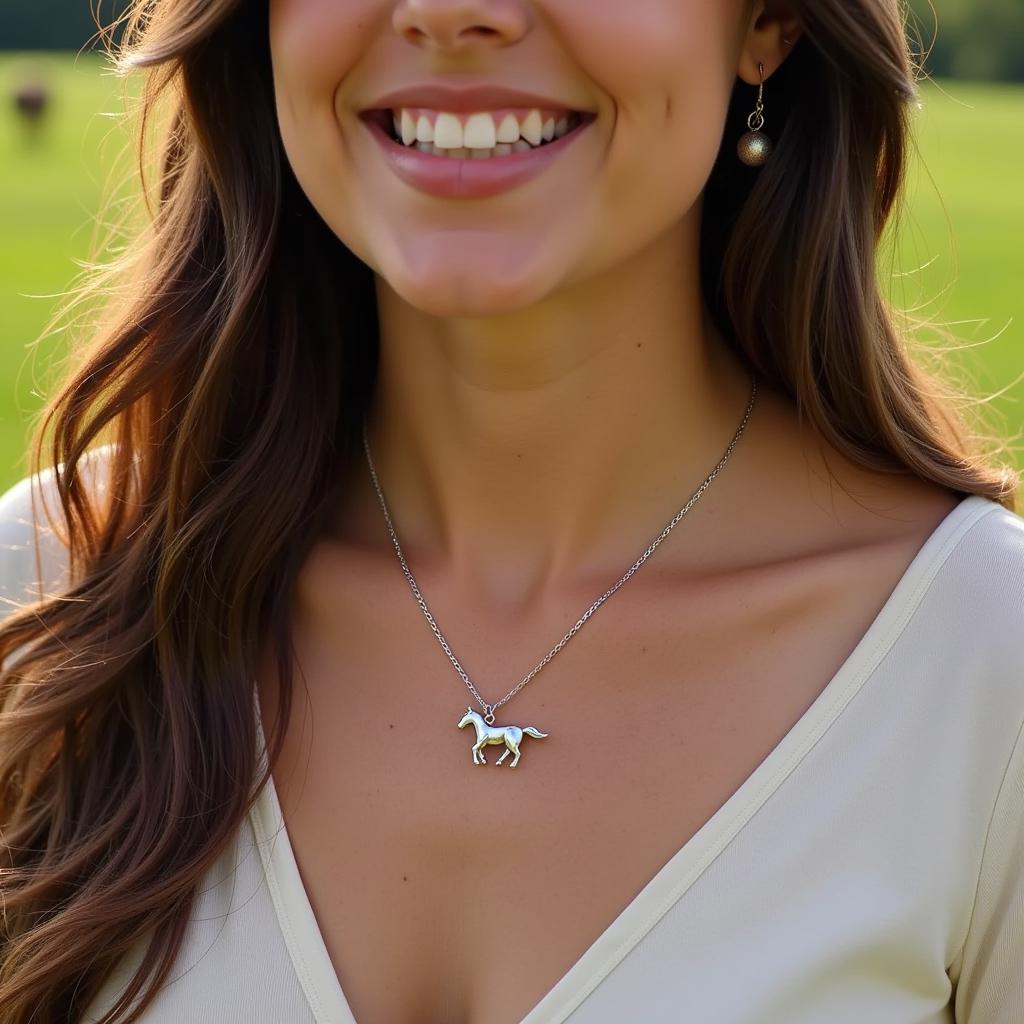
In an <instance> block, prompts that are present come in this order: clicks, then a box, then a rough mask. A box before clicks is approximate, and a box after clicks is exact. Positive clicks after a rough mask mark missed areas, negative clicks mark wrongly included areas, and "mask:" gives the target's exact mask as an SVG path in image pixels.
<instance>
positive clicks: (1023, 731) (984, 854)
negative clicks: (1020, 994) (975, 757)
mask: <svg viewBox="0 0 1024 1024" xmlns="http://www.w3.org/2000/svg"><path fill="white" fill-rule="evenodd" d="M1022 739H1024V719H1021V723H1020V727H1019V728H1018V729H1017V738H1016V739H1015V740H1014V741H1013V745H1012V746H1011V747H1010V757H1009V759H1008V760H1007V762H1006V767H1005V768H1004V769H1003V776H1002V778H1001V779H1000V780H999V788H998V789H997V790H996V798H995V800H994V801H993V803H992V811H991V813H990V814H989V816H988V825H987V827H986V828H985V840H984V842H983V843H982V847H981V857H980V858H979V859H978V877H977V879H976V880H975V883H974V897H973V899H972V900H971V912H970V914H969V915H968V918H967V927H966V928H965V929H964V938H963V941H962V942H961V943H960V948H959V949H958V950H957V952H956V955H955V956H954V957H953V959H952V960H951V961H950V963H949V964H947V965H946V968H947V970H948V969H949V966H950V964H955V963H956V962H957V960H958V959H959V960H961V970H960V977H962V976H963V967H962V964H963V961H962V957H963V955H964V950H965V949H966V948H967V941H968V939H969V938H970V936H971V930H972V929H973V928H974V915H975V912H976V911H977V909H978V894H979V893H980V892H981V880H982V878H983V877H984V875H985V868H986V866H987V864H988V856H989V852H990V848H991V843H990V840H991V838H992V826H993V825H994V824H995V820H996V815H997V812H998V811H999V808H1000V801H1001V800H1002V798H1003V791H1004V790H1005V789H1006V783H1007V780H1008V779H1009V778H1010V768H1011V767H1012V765H1013V763H1014V761H1016V760H1017V755H1018V753H1019V752H1020V750H1021V740H1022ZM957 984H958V986H959V979H958V981H957Z"/></svg>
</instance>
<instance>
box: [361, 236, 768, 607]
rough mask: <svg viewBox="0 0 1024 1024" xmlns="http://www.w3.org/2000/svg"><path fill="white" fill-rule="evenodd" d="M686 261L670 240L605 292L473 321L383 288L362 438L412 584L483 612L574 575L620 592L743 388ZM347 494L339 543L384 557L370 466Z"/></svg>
mask: <svg viewBox="0 0 1024 1024" xmlns="http://www.w3.org/2000/svg"><path fill="white" fill-rule="evenodd" d="M683 249H684V247H683V246H681V245H680V244H679V240H678V237H673V238H666V239H664V240H663V241H661V242H660V243H659V244H657V245H656V246H655V247H653V248H652V249H650V250H648V251H647V252H645V253H642V254H640V255H638V256H637V257H636V258H635V259H634V260H633V261H632V262H631V264H630V266H629V267H628V268H625V269H624V268H622V267H621V266H620V267H617V268H616V269H615V272H614V274H609V275H608V276H607V278H605V279H603V280H599V281H593V280H591V281H588V282H587V285H586V286H585V287H580V288H576V289H564V290H563V291H561V292H560V293H559V294H558V296H557V297H552V298H549V299H546V300H545V301H544V302H543V303H540V304H537V305H534V306H531V307H529V308H528V309H524V310H519V311H516V312H514V313H509V314H505V315H500V316H492V317H486V318H472V319H470V318H459V319H440V318H434V317H430V316H427V315H425V314H423V313H421V312H420V311H418V310H416V309H414V308H412V307H411V306H409V305H408V304H406V303H404V302H403V301H402V300H401V299H400V298H399V297H398V296H397V295H396V294H395V293H394V292H393V291H391V290H390V289H389V288H388V287H387V286H386V285H384V284H383V283H380V284H379V294H378V302H379V310H380V324H381V335H380V362H379V372H378V379H377V388H376V391H375V394H374V396H373V402H372V404H371V411H370V414H369V416H368V419H367V433H368V438H369V444H370V450H371V454H372V458H373V462H374V465H375V468H376V472H377V475H378V478H379V481H380V486H381V488H382V490H383V493H384V498H385V501H386V502H387V505H388V510H389V512H390V515H391V518H392V520H393V523H394V527H395V530H396V532H397V534H398V538H399V541H400V543H401V546H402V550H403V552H404V554H405V556H406V558H407V560H408V561H409V563H410V566H411V567H412V568H413V572H414V573H415V571H416V569H415V566H416V564H421V565H422V564H424V563H430V562H433V563H435V564H436V563H437V562H439V561H441V562H443V563H444V565H445V567H446V570H447V571H449V572H451V573H454V574H455V575H456V576H457V577H458V578H459V579H460V582H461V583H463V584H464V585H465V587H466V588H468V590H469V592H470V593H475V594H477V595H478V596H479V597H480V598H481V599H484V600H495V601H500V602H503V603H510V604H511V603H517V602H526V601H528V600H529V599H530V597H531V595H535V594H536V593H537V592H539V591H540V590H542V589H543V588H545V587H546V586H548V585H551V584H552V583H554V582H556V581H557V580H558V579H559V578H564V577H567V576H572V575H574V574H577V573H579V572H583V571H586V572H591V571H598V572H607V571H614V572H615V573H616V575H621V573H622V572H623V571H625V569H626V568H628V566H629V565H630V564H631V562H632V561H633V560H635V558H636V557H637V556H638V555H639V554H640V552H641V551H642V550H643V549H644V548H645V547H646V545H647V544H648V543H649V542H650V541H651V540H652V539H653V538H654V537H655V536H656V535H657V534H658V533H659V532H660V531H661V529H662V528H663V527H664V526H665V525H666V524H667V522H668V521H669V520H670V519H671V518H672V516H673V515H674V514H675V513H676V512H677V511H678V510H679V508H680V507H681V506H682V505H683V504H684V503H685V502H686V500H687V499H688V498H689V496H690V495H691V494H692V493H693V491H694V490H695V489H696V488H697V487H698V486H699V485H700V483H701V482H702V481H703V480H704V478H705V477H706V476H707V475H708V473H709V472H710V471H711V470H712V469H713V468H714V467H715V465H716V464H717V463H718V461H719V459H720V458H721V457H722V455H723V453H724V451H725V448H726V446H727V445H728V443H729V441H730V440H731V439H732V437H733V435H734V433H735V432H736V429H737V427H738V425H739V423H740V420H741V418H742V415H743V412H744V410H745V409H746V406H747V402H748V401H749V398H750V383H751V381H750V375H749V373H748V372H747V370H746V369H744V368H743V366H742V365H741V364H740V362H739V360H738V359H737V358H736V357H735V356H734V355H733V354H732V353H731V352H730V351H729V350H728V349H727V347H726V345H725V344H724V342H722V340H721V339H720V338H719V337H718V336H717V335H716V334H715V332H714V331H713V329H712V327H711V325H710V323H709V321H708V319H707V316H706V312H705V310H704V307H703V303H702V300H701V296H700V290H699V284H698V273H697V267H696V265H695V263H696V260H695V257H696V247H695V246H694V247H693V249H694V260H693V261H692V262H688V261H687V260H686V259H685V258H684V252H683V251H682V250H683ZM748 429H749V428H748ZM350 490H351V497H350V499H349V500H350V502H351V504H350V506H349V512H348V515H349V516H350V520H349V527H348V528H349V529H350V530H351V529H355V530H357V531H358V532H359V533H360V534H362V535H363V536H364V537H366V538H370V537H372V538H375V539H376V540H377V541H379V542H380V543H381V544H383V545H385V546H387V547H389V548H390V546H391V542H390V539H389V537H388V535H387V532H386V529H385V526H384V520H383V515H382V513H381V510H380V507H379V503H378V500H377V496H376V493H375V491H374V490H373V487H372V483H371V481H370V478H369V470H368V468H367V466H366V463H365V460H363V461H362V462H361V463H360V464H358V465H357V466H356V467H355V477H354V479H353V486H352V488H351V489H350ZM698 504H699V503H698ZM353 524H358V525H355V526H353ZM389 557H394V555H393V552H392V553H391V554H390V555H389ZM615 566H618V569H617V570H615V569H614V567H615Z"/></svg>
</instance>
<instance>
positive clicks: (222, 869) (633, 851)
mask: <svg viewBox="0 0 1024 1024" xmlns="http://www.w3.org/2000/svg"><path fill="white" fill-rule="evenodd" d="M144 12H145V16H144ZM123 47H124V49H123V52H122V53H121V54H120V55H119V61H120V66H121V68H122V69H123V70H131V69H147V74H148V76H149V77H148V79H147V83H148V89H147V90H146V92H145V94H144V98H143V104H142V110H143V113H144V115H145V118H144V121H143V127H144V128H145V125H146V123H156V124H157V125H158V126H159V130H160V132H161V134H160V136H159V139H160V141H161V148H160V150H159V166H158V174H157V180H158V186H157V188H156V190H155V195H154V197H153V201H152V202H153V221H152V225H151V227H150V228H148V230H147V231H146V232H145V233H144V234H143V235H142V236H140V238H139V239H138V240H137V241H136V243H135V248H134V249H131V250H129V254H128V255H127V256H125V257H124V258H123V259H122V260H120V261H119V264H118V266H117V267H115V268H113V270H112V272H115V271H116V273H117V274H120V275H123V278H121V277H117V278H116V281H117V282H118V283H117V287H116V295H117V296H118V299H117V300H116V301H115V300H114V299H113V298H111V305H110V307H109V308H110V313H109V320H108V326H107V327H106V329H105V330H104V332H103V333H102V334H101V335H100V336H99V337H98V338H97V339H95V340H94V342H93V343H92V345H91V347H90V348H89V349H88V350H87V351H86V352H85V353H84V355H83V356H82V358H81V363H80V366H79V367H78V368H77V369H76V370H75V371H74V372H73V373H72V374H71V375H70V376H69V377H68V379H67V381H66V382H65V383H64V385H63V387H62V388H61V390H60V392H59V394H58V395H57V396H56V397H55V398H54V399H53V400H52V401H51V404H50V405H49V407H48V408H47V410H46V416H45V418H44V421H43V423H42V425H41V427H40V428H39V431H40V432H39V435H37V440H36V446H35V450H34V460H35V461H34V462H33V466H34V468H35V473H37V474H39V478H40V479H39V484H40V487H41V488H42V492H43V493H42V497H43V498H44V499H46V498H47V495H48V496H49V498H48V500H46V501H45V504H46V505H47V506H49V507H50V508H51V509H59V512H57V513H56V514H55V515H54V516H52V517H44V516H43V514H42V507H41V506H40V505H39V502H38V500H37V502H36V507H33V504H32V502H31V497H32V495H33V493H35V494H36V497H37V499H38V497H39V494H38V489H37V488H35V487H34V486H33V485H32V482H31V480H32V478H31V477H26V478H25V480H23V481H22V483H21V484H19V485H18V486H17V487H15V488H14V489H12V490H11V491H10V492H8V494H7V496H6V497H5V498H4V503H3V505H2V506H0V513H2V514H0V523H3V524H4V529H5V531H6V534H5V540H6V547H7V554H6V556H5V558H6V562H5V563H4V564H5V566H6V568H5V569H4V578H5V580H6V581H7V583H6V586H7V590H8V594H9V595H10V597H11V599H12V600H18V599H20V600H21V601H23V602H28V603H27V607H23V608H21V609H20V610H19V609H12V611H11V614H10V617H9V619H8V620H7V622H6V623H5V625H4V628H3V630H2V632H0V656H2V657H3V658H4V659H5V668H4V674H3V676H2V679H0V685H2V691H0V692H2V694H3V697H2V701H3V704H2V707H3V712H2V717H0V752H2V753H0V766H2V768H0V779H2V790H0V792H2V794H3V796H2V800H3V803H2V822H3V829H4V841H5V849H6V850H7V851H8V852H7V857H8V863H7V864H6V865H5V881H4V902H5V915H6V916H5V925H4V927H5V929H6V930H5V933H4V944H3V954H2V972H0V1020H2V1021H3V1022H4V1024H13V1022H19V1024H20V1022H27V1021H29V1020H31V1021H33V1022H34V1024H42V1022H56V1021H79V1020H89V1021H98V1020H102V1021H104V1022H106V1021H113V1020H115V1019H116V1020H120V1019H125V1020H142V1021H146V1022H149V1024H153V1022H160V1024H164V1022H170V1021H175V1022H178V1021H201V1020H206V1021H214V1020H215V1021H218V1022H234V1021H238V1022H242V1021H245V1022H253V1021H256V1022H266V1024H277V1022H288V1024H292V1022H307V1021H309V1022H312V1021H317V1022H327V1021H330V1022H335V1024H337V1022H342V1024H354V1022H355V1021H358V1022H359V1024H379V1022H387V1024H413V1022H415V1024H425V1022H466V1024H513V1022H518V1021H522V1022H524V1024H555V1022H561V1021H564V1020H571V1021H572V1022H573V1024H609V1022H616V1024H621V1022H625V1021H629V1022H632V1021H637V1022H644V1024H655V1022H668V1021H672V1022H675V1021H679V1020H688V1021H708V1022H715V1024H741V1022H742V1024H752V1022H758V1024H764V1022H768V1024H812V1022H813V1024H821V1022H823V1021H829V1022H830V1024H837V1022H843V1021H858V1022H864V1021H872V1022H882V1021H886V1022H907V1024H909V1022H911V1021H914V1022H924V1021H936V1022H937V1021H952V1020H954V1019H955V1020H957V1021H967V1022H970V1024H997V1022H998V1024H1009V1022H1010V1021H1017V1020H1020V1019H1022V1015H1024V998H1022V980H1021V972H1020V963H1021V960H1022V956H1024V935H1022V933H1021V929H1020V924H1019V922H1020V920H1021V919H1022V917H1021V914H1022V910H1024V903H1022V900H1024V875H1022V864H1021V856H1022V852H1024V837H1022V831H1021V829H1022V825H1021V822H1022V820H1024V816H1022V815H1021V810H1022V808H1021V802H1022V795H1024V788H1022V787H1024V747H1022V742H1024V741H1022V740H1021V739H1020V736H1021V724H1022V722H1024V673H1022V671H1021V668H1022V660H1021V649H1020V635H1021V634H1020V627H1021V624H1022V619H1024V528H1022V521H1021V519H1020V518H1019V517H1018V516H1017V515H1016V514H1015V513H1014V511H1013V503H1014V498H1015V493H1016V485H1017V481H1016V478H1015V476H1014V474H1013V473H1012V471H1011V470H1010V469H1008V468H1006V467H1003V466H1000V465H998V464H996V463H995V462H994V461H993V460H992V459H991V458H990V457H988V456H986V455H984V454H983V453H982V452H981V451H980V449H976V447H975V446H974V444H973V442H971V441H969V431H968V428H967V426H966V425H965V424H964V423H963V422H962V421H961V420H960V418H959V417H958V415H957V414H956V412H955V404H954V397H953V395H952V393H951V392H949V391H948V389H946V388H945V386H944V385H942V384H940V381H939V378H937V377H932V376H928V375H926V373H925V371H924V370H923V369H921V368H920V366H919V365H918V363H917V362H916V361H914V359H912V357H911V355H910V354H909V352H908V342H907V339H906V338H904V337H903V335H902V334H901V333H900V330H899V329H898V327H897V320H896V315H895V313H894V312H893V311H892V310H890V309H889V307H888V306H887V305H886V303H885V302H884V300H883V299H882V297H881V295H880V292H879V289H878V286H877V284H876V277H875V273H876V255H877V248H878V245H879V240H880V237H881V233H882V229H883V227H884V226H885V225H886V223H887V221H888V218H889V216H890V214H891V212H892V211H893V209H894V206H895V204H896V202H897V201H898V199H899V197H900V194H901V192H900V189H901V185H902V182H903V171H904V152H905V146H906V144H907V141H908V139H907V133H908V131H909V125H910V104H911V101H912V99H913V97H914V95H915V90H914V80H913V74H912V72H913V65H912V62H911V59H910V56H909V54H908V51H907V47H906V42H905V36H904V32H903V24H902V19H901V11H900V9H899V8H898V6H897V4H896V2H895V0H890V2H883V3H867V2H864V0H859V2H853V3H851V2H849V0H806V2H803V3H800V2H794V3H792V4H784V3H770V4H768V3H765V2H764V0H750V2H748V0H728V2H726V3H720V2H718V0H715V2H711V0H686V2H680V0H643V2H642V3H636V4H618V3H616V4H612V3H596V4H595V3H590V2H587V3H584V2H582V0H387V2H384V0H352V2H348V3H334V4H328V3H322V2H319V0H271V2H270V4H269V7H268V8H264V7H263V5H260V4H240V3H238V2H235V0H164V2H163V3H162V4H160V5H159V6H158V7H156V8H154V9H153V10H152V11H149V10H148V8H144V6H143V5H142V4H141V3H139V4H137V5H136V7H135V8H134V10H133V11H132V12H131V14H130V16H129V19H128V22H127V26H126V35H125V37H124V42H123ZM162 104H166V107H165V106H162ZM162 116H165V117H166V120H161V117H162ZM759 128H760V129H762V131H761V132H760V134H758V129H759ZM143 139H145V133H144V136H143ZM97 287H100V288H102V287H107V288H108V290H109V291H110V293H111V295H113V294H114V288H113V286H107V285H106V279H105V278H101V279H100V281H99V283H98V285H97ZM51 421H52V422H53V426H54V440H53V446H52V453H51V454H52V460H51V461H52V462H53V463H54V464H55V465H57V466H58V469H57V470H53V469H49V470H47V471H46V472H45V473H43V472H42V471H41V469H40V467H41V466H42V459H41V454H40V452H41V447H42V444H41V442H40V441H39V440H38V437H39V436H41V433H42V431H43V430H44V429H45V428H46V426H47V424H49V423H50V422H51ZM364 424H365V428H366V430H365V435H364V433H363V426H364ZM107 427H109V430H107V431H106V432H104V430H105V428H107ZM101 440H105V442H106V443H105V444H98V443H97V442H99V441H101ZM62 519H63V520H64V521H65V522H66V523H67V524H68V525H67V529H66V530H65V529H63V528H62V525H61V520H62ZM48 520H52V521H50V529H49V531H46V528H45V527H46V522H47V521H48ZM33 523H36V524H39V525H40V526H41V528H42V530H43V532H42V535H41V536H40V538H39V539H40V543H41V545H42V546H43V549H44V550H43V551H42V552H41V554H42V558H43V561H42V563H41V564H40V565H36V563H35V557H34V556H35V550H34V547H33V545H32V543H31V541H32V537H33V534H32V529H31V525H32V524H33ZM65 534H66V536H63V535H65ZM47 537H49V539H46V538H47ZM65 541H66V544H65ZM65 549H66V550H65ZM65 555H66V557H65ZM638 556H639V557H638ZM62 574H65V575H62ZM627 581H628V586H624V584H625V583H626V582H627ZM33 584H36V585H37V586H39V585H41V586H42V588H43V592H42V593H40V592H39V591H38V590H36V591H35V593H34V595H33V594H32V593H31V592H30V591H31V588H32V585H33ZM620 587H621V588H622V589H621V592H620V590H619V588H620ZM33 596H34V598H35V600H31V598H32V597H33ZM605 603H607V607H604V605H605ZM598 609H600V610H599V611H598ZM581 611H582V612H583V614H582V615H580V614H579V613H580V612H581ZM595 613H596V614H595ZM577 616H578V617H577ZM592 616H593V618H591V617H592ZM574 619H575V625H573V626H570V623H573V621H574ZM567 627H569V628H568V632H567V631H566V630H567ZM559 638H561V639H559ZM556 641H557V642H556ZM15 650H17V651H18V652H19V653H18V655H17V657H14V652H15ZM296 675H297V676H298V677H299V679H300V684H301V687H302V693H301V694H300V696H299V699H298V700H293V688H294V677H295V676H296ZM264 737H265V738H266V743H267V749H266V755H267V756H266V757H265V758H263V757H261V755H262V754H263V753H264V748H263V742H264ZM498 766H500V767H498ZM513 767H514V768H515V769H516V770H515V771H512V770H510V768H513ZM285 823H286V824H287V831H285V830H284V827H283V826H284V824H285ZM126 1011H130V1012H126Z"/></svg>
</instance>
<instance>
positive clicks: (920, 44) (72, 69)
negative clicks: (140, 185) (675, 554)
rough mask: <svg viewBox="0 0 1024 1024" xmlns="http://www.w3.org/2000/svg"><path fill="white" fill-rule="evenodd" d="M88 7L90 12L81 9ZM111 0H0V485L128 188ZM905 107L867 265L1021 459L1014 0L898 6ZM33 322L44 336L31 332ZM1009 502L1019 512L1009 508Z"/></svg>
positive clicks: (1022, 217)
mask: <svg viewBox="0 0 1024 1024" xmlns="http://www.w3.org/2000/svg"><path fill="white" fill-rule="evenodd" d="M97 5H98V7H97ZM122 6H123V0H105V2H104V0H4V16H3V28H2V32H0V328H2V329H0V493H2V491H3V490H5V489H6V488H7V487H8V486H10V485H11V484H12V483H14V482H15V481H16V480H18V479H19V478H21V477H22V476H24V475H25V474H26V473H27V472H28V462H27V448H28V438H29V433H30V427H31V423H32V421H33V417H34V416H35V415H36V413H37V412H38V410H39V408H40V406H41V405H42V403H43V400H44V397H45V396H47V395H48V394H49V392H50V388H51V385H52V382H53V380H54V379H55V377H56V375H57V373H58V371H59V366H60V359H61V358H62V356H63V354H64V353H65V351H67V348H68V345H69V344H70V343H71V341H72V340H73V339H80V338H81V337H83V335H84V336H87V334H88V323H87V320H86V321H84V322H83V321H81V320H78V321H77V322H75V323H72V324H70V325H69V324H66V323H65V324H62V325H50V318H51V315H52V314H53V312H54V309H55V307H56V305H57V303H58V301H59V299H60V296H61V292H62V290H63V289H65V288H67V287H68V285H69V284H70V283H71V282H72V280H73V279H74V278H75V277H76V275H78V274H79V273H80V272H81V271H82V269H83V268H84V267H85V266H86V263H87V261H88V260H89V259H90V257H94V258H99V259H109V258H110V257H111V255H113V254H112V253H110V252H106V253H97V252H96V251H95V249H94V246H95V245H96V243H97V240H98V239H101V238H102V237H103V233H104V229H105V225H104V223H103V222H102V221H101V218H100V216H99V215H100V213H101V212H102V213H103V215H104V216H105V217H106V218H107V219H108V220H109V219H111V218H112V217H113V219H116V217H115V216H114V215H115V214H117V215H119V214H120V210H121V208H120V207H118V206H117V205H116V203H115V204H114V205H113V206H107V207H103V201H104V200H109V199H111V198H113V199H115V200H116V199H117V197H118V196H130V195H131V193H132V191H133V189H134V188H135V184H136V183H135V181H134V180H133V178H132V175H133V173H134V170H133V168H134V165H133V160H134V154H133V152H132V149H131V147H132V144H133V135H132V130H131V127H130V126H129V125H125V124H123V123H122V120H121V117H120V115H121V113H122V111H123V110H124V104H125V95H126V94H127V95H129V96H130V95H131V94H132V93H133V92H134V91H135V90H137V89H138V87H139V84H138V83H137V82H135V83H133V82H129V83H127V86H126V85H125V83H122V82H121V81H119V80H118V79H116V78H115V77H114V76H113V75H112V74H111V73H110V71H109V70H108V69H107V67H106V65H105V62H104V59H103V57H102V53H101V48H100V47H99V45H98V42H97V35H96V33H97V28H96V20H95V17H94V11H95V10H97V9H98V13H99V19H100V21H101V23H104V24H108V23H110V22H111V21H112V20H113V18H114V17H115V16H116V14H117V13H118V12H119V11H120V9H121V7H122ZM907 33H908V37H909V39H910V41H911V46H912V48H913V50H914V52H915V53H916V54H917V55H918V58H917V60H918V63H919V65H920V66H921V68H922V71H921V78H922V80H921V83H920V88H921V102H920V108H919V109H918V110H916V111H915V117H916V122H917V127H916V152H915V153H914V154H913V156H912V166H911V168H910V173H909V176H908V190H907V203H906V208H905V210H904V212H903V215H902V216H901V217H900V218H899V221H898V223H896V224H893V225H890V231H889V234H888V237H887V239H886V250H885V253H884V256H883V259H881V260H880V264H879V278H880V281H881V284H882V287H883V289H885V291H886V293H887V294H888V295H889V296H890V297H891V298H892V300H893V302H894V303H895V304H896V305H897V306H898V307H899V308H900V309H902V310H906V311H907V312H908V313H909V314H910V315H911V316H912V317H914V318H915V322H916V321H920V322H921V325H920V326H918V327H916V328H915V337H916V338H917V339H918V340H919V341H920V342H921V343H922V345H923V346H924V347H925V348H926V349H928V350H929V351H936V352H938V351H941V352H942V353H943V355H942V359H943V360H944V361H945V362H946V364H947V365H948V366H949V367H950V371H951V373H952V375H953V376H954V377H955V378H956V379H957V380H958V381H960V382H961V384H962V385H963V386H964V387H965V388H966V390H967V391H968V393H969V395H971V396H972V397H973V399H974V400H976V401H977V403H978V405H977V408H978V410H979V413H981V414H982V415H983V416H984V417H985V418H986V424H987V426H988V431H989V432H990V433H991V434H992V435H994V436H998V437H1002V438H1005V439H1007V447H1006V449H1005V451H1004V453H1003V456H1002V457H1003V458H1004V459H1005V460H1006V461H1010V462H1012V463H1013V464H1015V465H1016V466H1017V467H1018V469H1022V470H1024V449H1022V446H1021V445H1020V444H1019V438H1020V435H1021V434H1022V432H1024V241H1022V239H1024V188H1022V187H1021V185H1022V182H1024V174H1022V165H1024V159H1022V158H1024V2H1022V0H934V7H933V6H932V4H931V3H928V2H925V0H909V8H908V21H907ZM48 325H49V327H50V329H48V330H47V327H48ZM1018 511H1020V508H1018Z"/></svg>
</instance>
